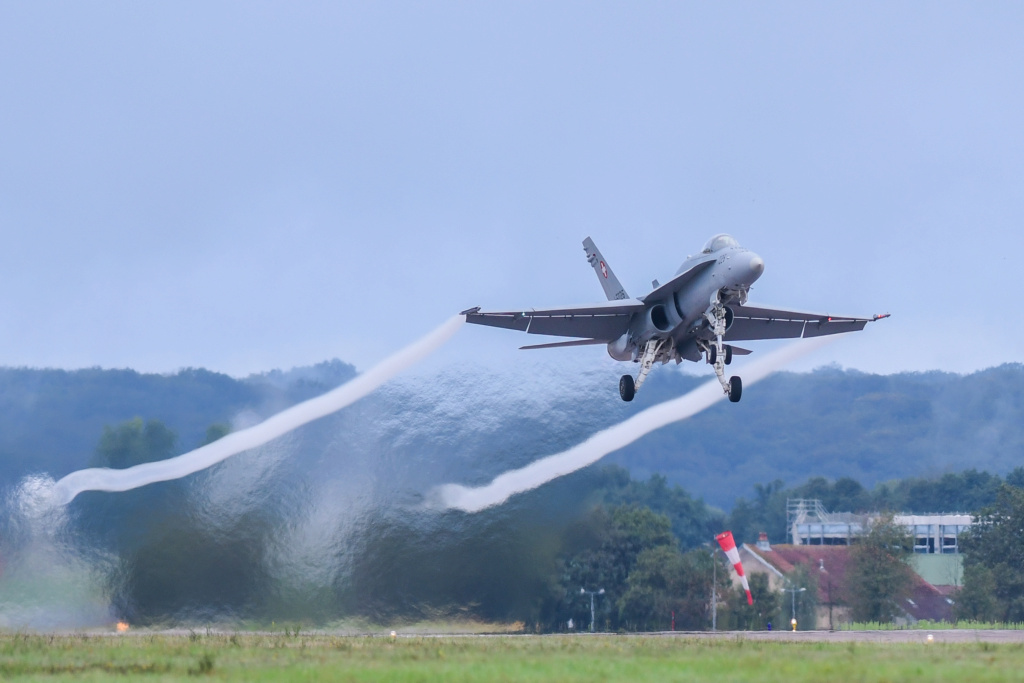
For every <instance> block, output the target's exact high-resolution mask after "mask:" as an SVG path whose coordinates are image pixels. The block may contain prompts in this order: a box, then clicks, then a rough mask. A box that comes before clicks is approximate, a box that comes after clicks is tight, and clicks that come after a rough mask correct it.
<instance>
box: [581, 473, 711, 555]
mask: <svg viewBox="0 0 1024 683" xmlns="http://www.w3.org/2000/svg"><path fill="white" fill-rule="evenodd" d="M600 476H601V479H602V482H601V484H600V488H601V491H600V494H599V495H600V498H601V499H602V502H603V503H604V504H605V505H639V506H643V507H648V508H650V509H651V510H653V511H654V512H657V513H659V514H663V515H665V516H667V517H668V518H669V521H671V523H672V533H673V534H675V536H676V538H677V539H678V540H679V544H680V546H681V547H682V548H683V549H689V548H697V547H700V546H702V545H704V544H705V543H707V542H708V539H710V538H713V537H714V535H715V534H716V533H717V532H718V531H719V530H721V529H722V528H724V527H723V525H724V518H725V515H723V514H722V513H721V512H719V511H718V510H713V509H712V508H710V507H708V506H707V505H706V504H705V503H704V501H703V500H699V499H696V498H692V497H691V496H690V494H688V493H687V492H686V491H684V490H683V489H682V488H681V487H680V486H679V485H678V484H676V485H675V486H669V484H668V480H667V479H666V478H665V477H664V476H662V475H660V474H652V475H651V477H650V479H648V480H647V481H636V480H634V479H633V478H631V477H630V476H629V472H628V471H627V470H625V469H623V468H622V467H618V466H616V465H610V466H608V467H605V468H603V469H602V470H601V472H600Z"/></svg>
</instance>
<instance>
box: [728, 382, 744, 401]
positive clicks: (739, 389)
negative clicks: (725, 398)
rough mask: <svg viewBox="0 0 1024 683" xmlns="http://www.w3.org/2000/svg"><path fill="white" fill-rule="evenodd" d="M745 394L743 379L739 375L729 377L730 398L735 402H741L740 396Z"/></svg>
mask: <svg viewBox="0 0 1024 683" xmlns="http://www.w3.org/2000/svg"><path fill="white" fill-rule="evenodd" d="M741 396H743V380H741V379H740V378H739V377H730V378H729V400H730V401H732V402H733V403H739V402H740V397H741Z"/></svg>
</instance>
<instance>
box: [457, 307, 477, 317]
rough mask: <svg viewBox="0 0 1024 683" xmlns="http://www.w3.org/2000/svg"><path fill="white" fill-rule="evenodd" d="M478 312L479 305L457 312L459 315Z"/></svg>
mask: <svg viewBox="0 0 1024 683" xmlns="http://www.w3.org/2000/svg"><path fill="white" fill-rule="evenodd" d="M479 312H480V307H479V306H474V307H473V308H467V309H466V310H464V311H462V312H461V313H459V315H472V314H473V313H479Z"/></svg>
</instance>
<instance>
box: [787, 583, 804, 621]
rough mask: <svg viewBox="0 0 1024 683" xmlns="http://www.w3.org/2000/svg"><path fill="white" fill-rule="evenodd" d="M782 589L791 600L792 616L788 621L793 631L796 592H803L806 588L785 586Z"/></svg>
mask: <svg viewBox="0 0 1024 683" xmlns="http://www.w3.org/2000/svg"><path fill="white" fill-rule="evenodd" d="M783 590H785V591H786V592H787V593H789V595H790V598H791V602H792V604H793V618H792V619H791V620H790V622H789V623H790V624H791V625H792V626H793V630H794V631H795V630H796V594H797V593H803V592H804V591H805V590H807V589H806V588H785V589H783Z"/></svg>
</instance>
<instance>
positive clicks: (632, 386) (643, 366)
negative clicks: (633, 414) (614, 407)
mask: <svg viewBox="0 0 1024 683" xmlns="http://www.w3.org/2000/svg"><path fill="white" fill-rule="evenodd" d="M668 343H669V340H668V339H652V340H650V341H649V342H647V343H646V344H645V345H644V353H643V355H642V356H641V357H640V374H639V376H637V378H636V381H635V382H634V381H633V377H632V376H631V375H623V376H622V378H621V379H619V396H621V397H622V400H623V401H627V402H628V401H632V400H633V397H634V396H636V392H638V391H640V385H641V384H643V383H644V380H645V379H647V375H648V373H650V372H651V368H652V367H653V366H654V361H655V359H656V358H657V357H658V354H659V353H661V351H662V350H663V349H664V348H665V346H666V345H667V344H668Z"/></svg>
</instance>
